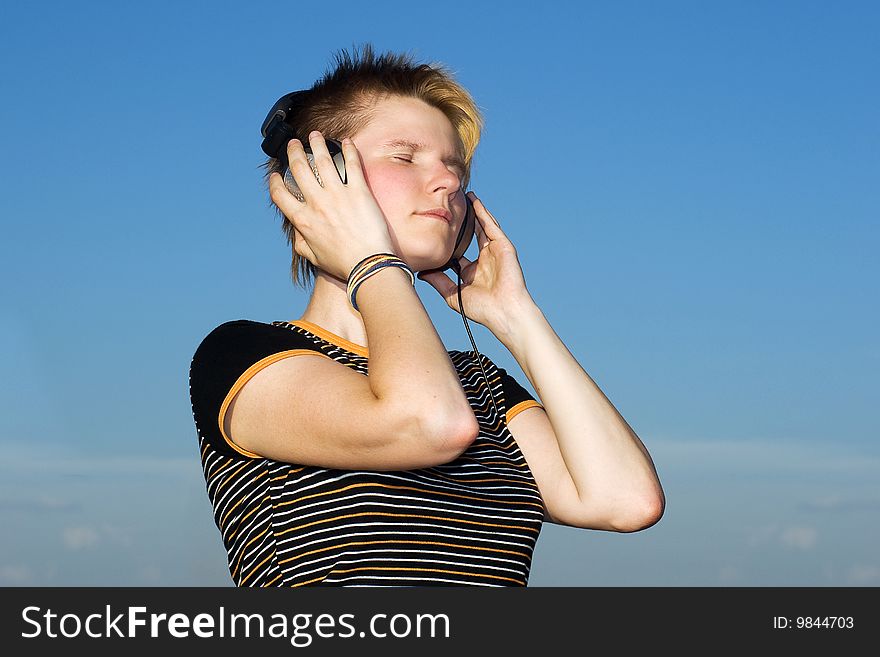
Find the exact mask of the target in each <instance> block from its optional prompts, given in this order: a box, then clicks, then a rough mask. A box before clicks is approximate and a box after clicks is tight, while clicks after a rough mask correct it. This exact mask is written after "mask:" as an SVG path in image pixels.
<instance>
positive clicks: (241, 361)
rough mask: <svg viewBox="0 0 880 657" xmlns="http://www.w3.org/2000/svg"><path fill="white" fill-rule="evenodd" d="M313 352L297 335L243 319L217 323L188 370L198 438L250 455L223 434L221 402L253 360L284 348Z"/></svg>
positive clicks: (235, 453) (219, 448) (224, 450)
mask: <svg viewBox="0 0 880 657" xmlns="http://www.w3.org/2000/svg"><path fill="white" fill-rule="evenodd" d="M298 349H310V350H312V351H316V349H315V348H314V346H311V345H310V343H309V342H308V340H306V339H305V337H304V336H302V335H301V334H299V333H297V332H295V331H291V330H287V329H280V328H279V327H277V326H273V325H271V324H264V323H261V322H255V321H251V320H246V319H240V320H235V321H231V322H226V323H225V324H221V325H220V326H218V327H217V328H215V329H214V330H213V331H211V332H210V333H209V334H208V335H207V336H206V337H205V338H204V339H203V340H202V342H201V343H200V344H199V346H198V348H197V349H196V351H195V354H194V355H193V358H192V362H191V363H190V370H189V394H190V402H191V404H192V412H193V420H194V421H195V424H196V431H197V433H198V435H199V437H200V438H204V439H206V440H207V441H208V442H209V443H210V444H211V446H212V447H213V448H214V449H216V450H217V451H219V452H221V453H224V454H228V455H230V456H237V457H239V458H241V457H242V456H249V457H253V456H255V455H252V454H250V453H248V452H246V451H243V450H239V449H236V448H235V447H233V446H232V445H231V444H229V442H227V441H226V439H225V438H224V437H223V433H222V432H221V430H220V425H219V416H220V408H221V406H222V405H223V401H224V400H225V399H226V396H227V395H228V394H229V392H230V390H231V389H232V387H233V386H234V385H235V383H236V381H238V380H239V378H240V377H241V376H242V375H243V374H244V373H245V372H247V370H248V369H249V368H251V366H252V365H254V364H255V363H258V362H260V361H261V360H263V359H264V358H267V357H268V356H272V355H273V354H278V353H280V352H284V351H290V350H298Z"/></svg>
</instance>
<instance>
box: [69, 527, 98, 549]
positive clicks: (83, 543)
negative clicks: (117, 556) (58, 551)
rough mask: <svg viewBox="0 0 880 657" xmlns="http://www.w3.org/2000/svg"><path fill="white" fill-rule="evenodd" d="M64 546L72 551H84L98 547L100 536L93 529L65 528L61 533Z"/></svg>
mask: <svg viewBox="0 0 880 657" xmlns="http://www.w3.org/2000/svg"><path fill="white" fill-rule="evenodd" d="M61 539H62V541H63V542H64V546H65V547H67V548H68V549H71V550H82V549H84V548H91V547H95V546H96V545H98V543H99V542H100V536H99V535H98V532H96V531H95V530H94V529H92V528H91V527H65V528H64V529H63V530H62V532H61Z"/></svg>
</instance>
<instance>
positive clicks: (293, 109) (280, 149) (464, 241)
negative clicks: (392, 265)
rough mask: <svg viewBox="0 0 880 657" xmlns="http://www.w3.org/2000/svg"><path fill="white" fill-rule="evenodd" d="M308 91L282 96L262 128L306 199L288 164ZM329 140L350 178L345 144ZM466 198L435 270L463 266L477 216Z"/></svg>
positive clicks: (267, 146)
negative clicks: (452, 236) (447, 248)
mask: <svg viewBox="0 0 880 657" xmlns="http://www.w3.org/2000/svg"><path fill="white" fill-rule="evenodd" d="M307 94H308V91H307V90H301V91H294V92H292V93H289V94H287V95H285V96H282V97H281V98H279V99H278V101H277V102H276V103H275V105H273V106H272V109H271V110H269V114H267V115H266V118H265V119H264V120H263V125H262V127H261V128H260V133H261V134H262V135H263V143H262V144H261V147H262V149H263V152H264V153H265V154H266V155H268V156H269V157H274V158H276V159H278V160H279V161H280V162H281V164H282V166H283V167H284V182H285V183H286V184H287V188H288V189H289V190H290V192H291V193H292V194H293V195H294V196H296V197H297V198H299V199H300V200H302V198H301V197H302V194H301V193H300V191H299V188H298V187H297V185H296V182H295V181H294V179H293V176H292V175H291V174H290V169H289V168H288V166H287V164H288V163H287V143H288V142H289V141H290V140H291V139H295V138H296V128H295V127H294V125H293V123H292V122H293V121H294V120H295V118H296V115H297V113H298V110H299V109H300V107H301V106H302V104H303V102H304V101H305V99H306V95H307ZM325 141H326V143H327V149H328V150H329V151H330V156H331V157H332V158H333V163H334V164H335V165H336V172H337V173H338V174H339V178H340V179H341V180H342V182H343V183H345V182H347V179H346V173H345V157H344V156H343V154H342V144H340V143H339V141H337V140H336V139H325ZM302 144H303V149H304V150H305V152H306V157H308V159H309V164H311V166H312V169H313V170H314V171H315V175H316V176H317V167H316V166H315V159H314V155H313V154H312V149H311V147H310V146H309V144H308V142H306V141H303V143H302ZM464 198H465V201H466V203H467V211H466V213H465V218H464V221H463V222H462V224H461V228H460V229H459V231H458V236H457V237H456V238H455V246H454V247H453V249H452V256H450V258H449V260H447V261H446V264H445V265H443V266H442V267H439V268H437V269H435V270H432V271H446V270H447V269H453V270H455V271H456V272H457V271H458V269H457V268H458V267H460V265H459V262H458V259H459V258H460V257H461V256H463V255H464V253H465V251H467V250H468V247H469V246H470V245H471V242H472V241H473V239H474V230H475V227H476V221H477V217H476V213H475V212H474V206H473V203H471V199H470V198H469V197H468V196H467V194H465V196H464Z"/></svg>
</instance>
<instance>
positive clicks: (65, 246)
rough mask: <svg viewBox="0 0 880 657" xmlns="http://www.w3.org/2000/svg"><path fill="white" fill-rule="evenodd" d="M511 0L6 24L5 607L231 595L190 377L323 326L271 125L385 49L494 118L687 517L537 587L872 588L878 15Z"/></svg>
mask: <svg viewBox="0 0 880 657" xmlns="http://www.w3.org/2000/svg"><path fill="white" fill-rule="evenodd" d="M499 7H500V6H499V5H498V4H497V3H473V2H469V3H462V2H446V3H442V6H435V7H432V6H430V5H429V4H425V3H411V2H373V3H369V8H367V6H366V5H365V4H364V3H347V2H342V3H332V4H327V5H320V4H317V5H316V4H315V3H310V6H309V10H308V12H307V13H304V12H303V11H302V10H301V9H299V8H298V6H297V4H295V3H286V4H285V3H277V2H273V3H267V2H251V3H232V2H212V3H207V2H192V3H170V2H166V3H162V2H157V3H144V4H136V3H118V2H117V3H109V2H106V3H105V2H92V3H80V5H79V6H76V5H74V4H72V3H60V2H44V3H39V4H36V3H34V4H30V5H25V4H24V3H18V4H12V5H9V6H7V7H4V9H3V10H2V15H0V53H2V57H0V71H2V80H3V102H2V103H0V149H2V152H3V153H4V155H5V157H4V158H3V159H2V162H0V185H2V194H0V215H2V221H3V233H2V234H3V238H2V240H0V241H2V246H0V249H2V251H0V256H2V258H0V273H2V275H3V279H4V281H5V284H4V286H3V298H2V304H0V338H2V339H0V345H2V346H0V349H2V352H0V353H2V359H3V372H4V376H3V380H2V383H0V385H2V395H0V447H2V452H0V453H2V456H0V522H2V524H3V527H4V532H3V534H4V538H3V539H2V541H0V585H37V586H43V585H62V586H65V585H217V586H227V585H230V580H229V577H228V574H227V572H226V567H225V560H224V552H223V549H222V546H221V544H220V537H219V533H218V532H217V530H216V528H215V527H214V525H213V521H212V518H211V509H210V505H209V503H208V499H207V495H206V493H205V491H204V481H203V480H202V478H201V471H200V469H199V463H198V452H197V449H196V434H195V428H194V425H193V422H192V415H191V411H190V406H189V397H188V389H187V373H188V367H189V361H190V358H191V357H192V353H193V351H194V350H195V348H196V346H197V345H198V343H199V341H200V340H201V338H202V337H204V335H205V334H207V333H208V332H209V331H210V330H211V329H212V328H213V327H214V326H216V325H217V324H219V323H222V322H224V321H227V320H230V319H239V318H249V319H256V320H260V321H272V320H275V319H293V318H296V317H299V315H300V314H301V312H302V310H303V309H304V307H305V303H306V300H307V297H306V295H305V293H304V292H303V291H301V290H300V289H298V288H294V287H293V286H292V285H291V284H290V282H289V279H288V267H289V252H288V250H287V246H286V244H285V242H284V238H283V236H282V234H281V232H280V228H279V225H278V222H277V219H276V217H275V215H274V214H273V213H272V211H271V210H270V208H269V207H268V199H267V197H266V195H265V194H264V192H263V189H262V187H261V180H260V170H259V169H258V165H259V164H260V162H261V160H262V153H261V151H260V135H259V127H260V123H261V121H262V119H263V117H264V116H265V113H266V111H267V110H268V108H269V107H270V106H271V105H272V103H273V102H274V101H275V100H276V99H277V98H278V97H279V96H281V95H282V94H284V93H287V92H289V91H292V90H294V89H299V88H303V87H306V86H309V85H310V84H311V83H312V82H313V81H314V80H315V79H316V78H317V77H319V76H320V75H321V74H322V73H323V71H324V70H325V68H326V66H327V65H328V64H329V63H330V61H331V55H332V53H333V52H334V51H335V50H337V49H339V48H349V47H351V46H352V45H355V44H362V43H364V42H367V41H369V42H371V43H373V44H374V46H375V47H377V49H379V50H396V51H397V50H399V51H410V52H413V53H414V54H415V55H416V56H417V58H419V59H422V60H425V61H439V62H443V63H444V64H446V65H447V66H448V67H449V68H450V69H451V70H452V71H453V72H454V73H455V75H456V76H457V77H458V79H459V80H460V81H461V82H462V83H463V84H465V86H467V87H468V88H469V89H470V90H471V92H472V93H473V95H474V96H475V98H476V100H477V103H478V104H479V105H480V107H481V109H482V110H483V112H484V115H485V118H486V129H485V132H484V135H483V140H482V143H481V145H480V148H479V150H478V152H477V156H476V159H475V162H474V167H473V175H472V184H471V188H472V189H474V191H476V192H477V194H478V195H479V196H480V197H481V198H482V199H483V200H484V202H485V203H486V205H487V206H488V207H489V209H490V210H491V211H492V212H493V213H494V214H495V215H496V216H497V217H498V218H499V219H500V220H501V222H502V226H503V227H504V229H505V230H506V232H507V234H508V236H509V237H510V238H511V240H512V241H513V242H514V244H515V245H516V247H517V249H518V253H519V256H520V261H521V263H522V265H523V270H524V273H525V276H526V282H527V285H528V287H529V290H530V291H531V293H532V295H533V297H534V298H535V300H536V301H537V302H538V305H539V306H540V307H541V308H542V310H543V311H544V313H545V315H546V316H547V317H548V319H549V320H550V323H551V324H552V325H553V327H554V328H555V330H556V332H557V333H558V334H559V335H560V337H561V338H562V339H563V341H564V342H565V343H566V345H567V346H568V347H569V349H570V350H571V351H572V353H573V354H574V355H575V357H576V358H577V359H578V361H579V362H580V363H581V365H583V367H584V369H585V370H586V371H587V372H588V373H589V374H590V375H591V376H592V377H593V378H594V380H595V381H596V382H597V383H598V384H599V385H600V387H602V389H603V390H604V391H605V393H606V394H607V395H608V397H609V398H610V399H611V401H612V402H613V403H614V404H615V405H616V406H617V408H618V410H620V411H621V413H622V414H623V415H624V417H625V418H626V419H627V420H628V421H629V423H630V424H631V425H632V427H633V428H634V429H635V431H636V432H637V433H638V434H639V436H640V437H641V439H642V440H643V442H644V443H645V444H646V446H647V447H648V449H649V450H650V452H651V454H652V456H653V458H654V461H655V465H656V466H657V469H658V473H659V475H660V478H661V482H662V483H663V486H664V489H665V492H666V495H667V510H666V515H665V516H664V518H663V519H662V520H661V522H660V523H659V524H657V525H655V526H654V527H651V528H649V529H648V530H645V531H643V532H639V533H636V534H613V533H607V532H597V531H588V530H579V529H574V528H568V527H559V526H554V525H545V528H544V530H543V533H542V535H541V538H540V540H539V543H538V548H537V550H536V553H535V560H534V564H533V569H532V575H531V581H530V583H531V585H533V586H542V585H547V586H564V585H584V586H590V585H605V586H618V585H621V586H628V585H647V586H678V585H694V586H718V585H724V586H729V585H734V586H736V585H746V586H828V585H836V586H863V585H871V586H877V585H880V558H878V556H877V555H878V554H880V526H878V522H877V518H878V517H880V514H878V512H880V476H878V475H880V450H878V443H877V438H878V428H877V420H876V417H877V415H876V409H877V408H878V403H880V394H878V393H880V386H878V384H877V382H876V378H875V377H876V372H877V369H878V365H880V345H878V339H877V335H878V334H877V326H878V304H877V303H876V301H872V299H874V298H875V297H876V288H877V280H878V274H880V272H878V269H880V267H878V264H877V262H878V259H877V256H876V253H877V251H878V246H880V240H878V237H880V235H878V233H880V230H878V226H880V222H878V214H880V213H878V208H880V185H878V179H880V176H878V174H880V166H878V165H880V125H878V122H877V119H876V116H877V108H878V104H880V103H878V101H880V91H878V86H877V84H876V80H877V70H878V64H880V45H878V41H877V38H876V35H877V34H878V33H880V9H878V6H877V5H876V3H871V2H847V3H838V4H829V3H821V2H773V3H769V2H766V3H761V2H737V3H705V2H615V3H611V2H602V3H598V2H570V3H569V2H558V3H552V2H551V3H543V4H540V5H537V6H536V5H535V4H534V3H524V4H518V3H512V4H510V5H507V6H505V8H504V10H503V11H500V12H499V11H498V10H499ZM469 255H475V247H474V248H472V249H471V251H469ZM417 289H418V290H419V293H420V295H421V297H422V299H423V302H424V303H425V306H426V307H427V309H428V311H429V313H430V314H431V316H432V318H433V319H434V322H435V324H436V326H437V328H438V331H439V332H440V335H441V336H442V337H443V339H444V342H445V343H446V345H447V347H448V348H450V349H470V348H471V347H470V342H469V340H468V338H467V334H466V332H465V331H464V327H463V326H462V323H461V319H460V317H459V316H458V315H457V314H455V313H453V312H452V311H450V310H449V309H448V308H447V307H446V306H445V304H444V303H443V302H442V300H441V299H440V298H439V297H438V296H437V294H436V292H434V290H433V289H432V288H430V287H429V286H428V285H427V284H426V283H421V282H418V283H417ZM471 330H472V332H473V334H474V337H475V340H476V342H477V346H478V348H479V349H480V351H481V352H483V353H485V354H486V355H487V356H489V357H490V358H492V359H493V360H495V362H496V363H498V364H499V365H502V366H504V367H507V368H508V369H509V370H510V371H511V372H512V373H514V374H515V375H516V376H517V377H518V378H519V380H520V381H521V382H522V383H523V384H524V385H526V387H527V388H530V389H531V386H530V385H529V383H528V380H527V379H525V377H524V376H523V375H522V373H521V371H520V370H519V369H518V367H517V365H516V361H515V360H513V358H512V357H511V356H510V354H509V353H508V352H506V350H505V349H504V347H503V346H502V345H501V344H500V343H499V342H498V341H497V340H496V339H495V338H494V336H492V334H491V333H490V332H488V331H487V330H485V329H484V328H483V327H481V326H479V325H477V324H473V323H472V324H471Z"/></svg>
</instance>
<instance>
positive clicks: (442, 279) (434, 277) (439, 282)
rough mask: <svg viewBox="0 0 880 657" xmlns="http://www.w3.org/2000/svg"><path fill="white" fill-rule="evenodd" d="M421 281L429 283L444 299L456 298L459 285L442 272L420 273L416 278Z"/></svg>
mask: <svg viewBox="0 0 880 657" xmlns="http://www.w3.org/2000/svg"><path fill="white" fill-rule="evenodd" d="M416 278H418V279H419V280H422V281H425V282H427V283H428V284H429V285H430V286H431V287H433V288H434V289H435V290H437V291H438V292H439V293H440V294H441V295H442V296H443V298H444V299H446V300H447V301H449V298H450V297H452V296H454V295H455V293H456V292H457V291H458V283H455V282H454V281H453V280H452V279H451V278H449V276H447V275H446V274H445V273H443V272H442V271H433V272H430V273H428V272H419V274H418V275H417V276H416Z"/></svg>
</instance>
